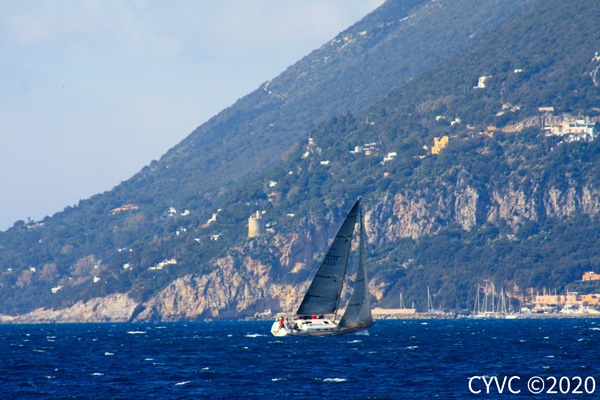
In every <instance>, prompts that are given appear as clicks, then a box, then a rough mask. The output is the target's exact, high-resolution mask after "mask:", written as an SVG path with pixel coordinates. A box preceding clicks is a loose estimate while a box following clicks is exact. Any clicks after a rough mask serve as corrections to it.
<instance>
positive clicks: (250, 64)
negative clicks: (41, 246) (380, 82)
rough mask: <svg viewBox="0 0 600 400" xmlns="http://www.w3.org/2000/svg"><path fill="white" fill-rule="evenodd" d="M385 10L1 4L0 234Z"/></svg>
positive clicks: (130, 1) (128, 0)
mask: <svg viewBox="0 0 600 400" xmlns="http://www.w3.org/2000/svg"><path fill="white" fill-rule="evenodd" d="M383 1H384V0H178V1H166V0H155V1H150V0H147V1H146V0H48V1H43V0H18V1H13V0H0V193H1V194H0V230H5V229H7V228H8V227H10V226H12V224H13V223H14V222H15V221H17V220H20V219H22V220H27V218H31V219H33V220H40V219H43V218H44V217H45V216H47V215H53V214H54V213H55V212H58V211H61V210H63V209H64V208H65V207H66V206H68V205H75V204H77V203H78V202H79V200H80V199H85V198H88V197H90V196H92V195H94V194H96V193H101V192H104V191H106V190H110V189H112V188H113V187H114V186H116V185H117V184H119V183H120V182H121V181H124V180H126V179H128V178H130V177H131V176H132V175H134V174H135V173H136V172H137V171H139V170H140V169H141V168H142V167H143V166H144V165H147V164H148V163H150V161H152V160H154V159H158V158H160V156H161V155H162V154H164V153H165V152H166V151H167V150H168V149H169V148H171V147H173V146H174V145H176V144H177V143H178V142H179V141H181V140H182V139H183V138H184V137H186V136H187V135H188V134H189V133H191V132H192V131H193V130H194V129H195V128H196V127H197V126H199V125H201V124H202V123H203V122H205V121H207V120H208V119H209V118H210V117H212V116H213V115H215V114H216V113H218V112H219V111H220V110H222V109H223V108H225V107H227V106H229V105H231V104H233V103H234V102H235V101H236V100H237V99H238V98H240V97H242V96H244V95H246V94H247V93H249V92H251V91H252V90H254V89H256V88H257V87H258V86H259V85H260V84H261V83H263V82H265V81H267V80H269V79H271V78H273V77H275V76H277V75H278V74H279V73H280V72H282V71H283V70H284V69H285V68H286V67H288V66H289V65H291V64H293V63H294V62H296V61H297V60H299V59H300V58H302V56H304V55H306V54H308V53H309V52H310V51H312V50H314V49H316V48H318V47H320V46H321V45H323V44H324V43H325V42H326V41H328V40H329V39H331V38H333V37H334V36H335V35H337V34H338V33H339V32H341V31H342V30H344V29H345V28H347V27H349V26H350V25H352V24H353V23H354V22H356V21H358V20H359V19H361V18H362V17H363V16H364V15H366V14H368V13H369V12H370V11H372V10H374V9H375V8H376V7H378V6H379V5H381V4H382V3H383Z"/></svg>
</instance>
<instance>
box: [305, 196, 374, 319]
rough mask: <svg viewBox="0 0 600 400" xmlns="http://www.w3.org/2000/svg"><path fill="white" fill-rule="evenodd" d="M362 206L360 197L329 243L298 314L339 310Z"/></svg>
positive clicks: (318, 313)
mask: <svg viewBox="0 0 600 400" xmlns="http://www.w3.org/2000/svg"><path fill="white" fill-rule="evenodd" d="M359 207H360V199H358V200H356V202H355V203H354V205H353V206H352V209H351V210H350V212H349V213H348V215H347V216H346V219H345V220H344V222H343V223H342V226H341V227H340V229H339V230H338V232H337V234H336V236H335V238H334V239H333V242H332V243H331V245H330V246H329V249H328V250H327V253H326V255H325V257H324V258H323V260H322V261H321V265H320V266H319V269H318V270H317V274H316V275H315V277H314V279H313V281H312V283H311V284H310V286H309V288H308V291H307V292H306V294H305V295H304V299H303V300H302V303H300V307H299V308H298V312H297V313H296V314H297V315H300V316H301V315H323V314H333V313H335V312H336V310H337V307H338V304H339V300H340V295H341V291H342V284H343V281H344V275H345V274H346V266H347V264H348V255H349V253H350V246H351V244H352V235H353V234H354V224H355V223H356V217H357V216H358V210H359ZM363 268H364V266H363ZM365 274H366V272H365Z"/></svg>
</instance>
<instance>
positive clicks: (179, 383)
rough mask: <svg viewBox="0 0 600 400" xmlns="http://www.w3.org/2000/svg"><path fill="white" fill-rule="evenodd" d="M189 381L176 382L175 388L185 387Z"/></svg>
mask: <svg viewBox="0 0 600 400" xmlns="http://www.w3.org/2000/svg"><path fill="white" fill-rule="evenodd" d="M190 382H191V381H183V382H177V383H176V384H175V386H182V385H187V384H188V383H190Z"/></svg>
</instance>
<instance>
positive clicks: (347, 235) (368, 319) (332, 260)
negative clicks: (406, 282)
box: [271, 197, 373, 336]
mask: <svg viewBox="0 0 600 400" xmlns="http://www.w3.org/2000/svg"><path fill="white" fill-rule="evenodd" d="M360 200H361V199H360V197H359V198H358V200H356V202H355V203H354V205H353V206H352V208H351V209H350V212H348V215H347V216H346V218H345V219H344V222H342V225H341V226H340V228H339V230H338V232H337V234H336V235H335V238H334V239H333V242H332V243H331V245H330V246H329V248H328V249H327V253H326V254H325V257H324V258H323V260H321V263H320V265H319V269H318V270H317V273H316V274H315V277H314V278H313V280H312V282H311V284H310V286H309V287H308V290H307V291H306V294H305V295H304V299H303V300H302V302H301V303H300V307H298V310H297V311H296V315H295V317H294V318H293V319H292V320H291V321H289V320H288V319H284V318H283V317H281V318H280V319H279V320H278V321H275V322H274V323H273V326H272V327H271V333H272V334H273V335H275V336H290V335H298V336H319V335H330V334H337V335H340V334H346V333H352V332H356V331H360V330H364V329H367V328H368V327H370V326H371V325H373V317H372V315H371V303H370V301H369V289H368V286H367V285H368V282H369V280H368V278H367V266H366V254H365V240H364V226H363V225H364V224H363V218H362V211H361V207H360ZM357 219H358V223H359V254H360V256H359V261H358V269H357V272H356V282H355V284H354V291H353V292H352V296H351V298H350V301H349V302H348V305H347V306H346V310H345V312H344V315H343V316H342V318H341V319H340V321H339V322H336V319H337V312H338V308H339V306H340V298H341V294H342V287H343V283H344V278H345V276H346V269H347V265H348V256H349V254H350V246H351V244H352V237H353V235H354V226H355V224H356V222H357ZM326 315H333V318H325V316H326Z"/></svg>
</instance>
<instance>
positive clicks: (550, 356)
mask: <svg viewBox="0 0 600 400" xmlns="http://www.w3.org/2000/svg"><path fill="white" fill-rule="evenodd" d="M546 358H554V356H546Z"/></svg>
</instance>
